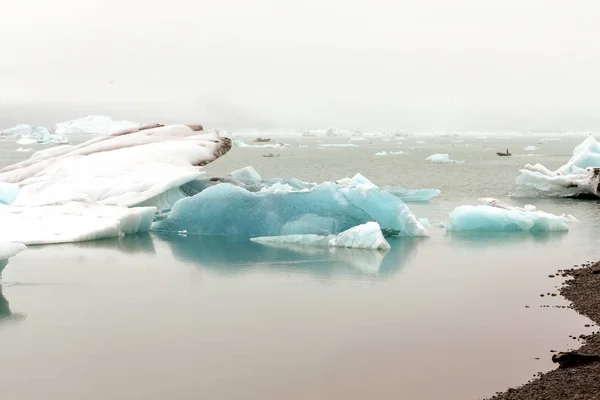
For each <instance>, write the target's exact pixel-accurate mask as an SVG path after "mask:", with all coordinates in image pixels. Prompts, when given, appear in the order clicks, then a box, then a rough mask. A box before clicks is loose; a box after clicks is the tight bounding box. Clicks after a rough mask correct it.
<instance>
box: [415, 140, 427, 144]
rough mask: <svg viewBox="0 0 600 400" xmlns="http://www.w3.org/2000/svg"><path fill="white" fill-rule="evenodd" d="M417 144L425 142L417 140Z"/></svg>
mask: <svg viewBox="0 0 600 400" xmlns="http://www.w3.org/2000/svg"><path fill="white" fill-rule="evenodd" d="M417 144H425V142H424V141H422V140H417Z"/></svg>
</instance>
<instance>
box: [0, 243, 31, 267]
mask: <svg viewBox="0 0 600 400" xmlns="http://www.w3.org/2000/svg"><path fill="white" fill-rule="evenodd" d="M26 248H27V246H25V245H24V244H23V243H14V242H1V241H0V262H2V261H4V260H8V259H9V258H10V257H13V256H16V255H17V254H19V253H20V252H22V251H23V250H25V249H26Z"/></svg>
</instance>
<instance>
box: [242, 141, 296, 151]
mask: <svg viewBox="0 0 600 400" xmlns="http://www.w3.org/2000/svg"><path fill="white" fill-rule="evenodd" d="M232 147H240V148H255V149H283V148H286V147H290V145H289V144H287V143H267V144H247V143H245V142H244V141H243V140H240V139H234V140H233V141H232Z"/></svg>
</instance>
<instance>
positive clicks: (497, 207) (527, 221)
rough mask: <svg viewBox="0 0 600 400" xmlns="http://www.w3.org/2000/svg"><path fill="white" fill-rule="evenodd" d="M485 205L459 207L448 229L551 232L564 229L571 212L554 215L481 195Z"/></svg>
mask: <svg viewBox="0 0 600 400" xmlns="http://www.w3.org/2000/svg"><path fill="white" fill-rule="evenodd" d="M480 201H481V202H482V203H484V204H480V205H477V206H470V205H465V206H459V207H457V208H455V209H454V210H453V211H452V212H451V213H450V219H449V221H448V223H447V224H446V230H448V231H455V232H456V231H492V232H521V231H526V232H551V231H567V230H569V227H568V225H567V224H568V223H571V222H577V219H576V218H575V217H573V216H572V215H565V214H563V215H554V214H550V213H547V212H544V211H539V210H537V209H536V207H535V206H532V205H526V206H525V207H522V208H521V207H514V206H511V205H510V204H507V203H504V202H502V201H499V200H496V199H492V198H484V199H480Z"/></svg>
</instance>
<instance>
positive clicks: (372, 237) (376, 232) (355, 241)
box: [250, 222, 390, 250]
mask: <svg viewBox="0 0 600 400" xmlns="http://www.w3.org/2000/svg"><path fill="white" fill-rule="evenodd" d="M250 240H252V241H253V242H257V243H263V244H270V243H273V244H280V243H291V244H297V245H308V246H329V247H345V248H353V249H370V250H377V249H389V248H390V244H389V243H388V242H387V241H386V240H385V238H384V237H383V233H381V228H380V226H379V224H378V223H377V222H367V223H366V224H362V225H358V226H355V227H353V228H350V229H348V230H346V231H344V232H342V233H340V234H338V235H327V236H322V235H288V236H267V237H256V238H251V239H250Z"/></svg>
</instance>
